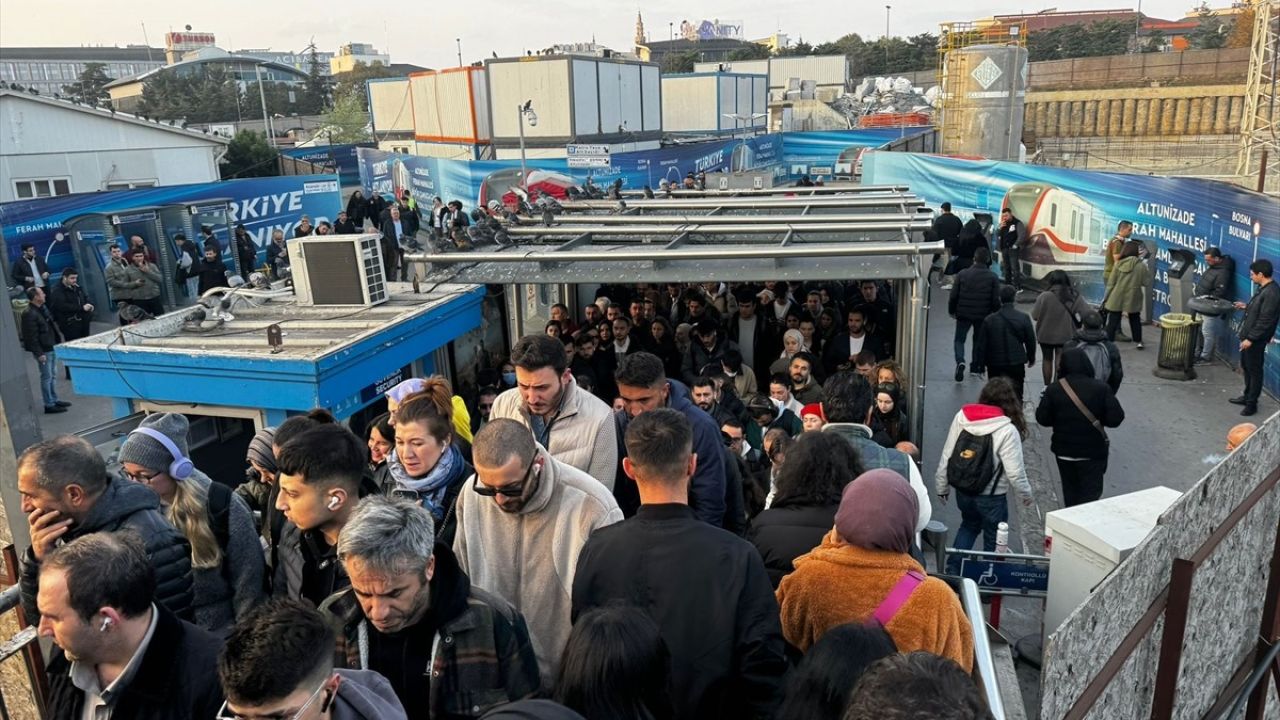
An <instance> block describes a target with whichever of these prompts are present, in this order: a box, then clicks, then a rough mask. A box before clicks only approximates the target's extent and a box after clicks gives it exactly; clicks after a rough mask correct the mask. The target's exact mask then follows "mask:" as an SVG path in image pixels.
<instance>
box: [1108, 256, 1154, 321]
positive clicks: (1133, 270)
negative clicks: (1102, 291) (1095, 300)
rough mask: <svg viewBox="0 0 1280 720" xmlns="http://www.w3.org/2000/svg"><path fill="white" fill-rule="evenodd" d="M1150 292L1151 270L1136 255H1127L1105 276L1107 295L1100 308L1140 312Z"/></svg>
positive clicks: (1112, 310)
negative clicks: (1108, 275) (1107, 276)
mask: <svg viewBox="0 0 1280 720" xmlns="http://www.w3.org/2000/svg"><path fill="white" fill-rule="evenodd" d="M1150 293H1151V271H1150V270H1148V269H1147V266H1146V263H1144V262H1142V259H1141V258H1138V257H1127V258H1124V259H1122V260H1120V262H1118V263H1116V266H1115V268H1114V269H1113V270H1112V271H1111V277H1109V278H1107V295H1106V297H1105V298H1103V300H1102V309H1103V310H1106V311H1108V312H1120V313H1140V312H1142V309H1143V308H1144V307H1146V304H1147V295H1148V294H1150Z"/></svg>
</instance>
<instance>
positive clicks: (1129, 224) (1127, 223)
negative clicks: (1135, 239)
mask: <svg viewBox="0 0 1280 720" xmlns="http://www.w3.org/2000/svg"><path fill="white" fill-rule="evenodd" d="M1131 227H1133V223H1132V222H1130V221H1128V220H1121V221H1120V224H1118V225H1116V230H1117V231H1120V230H1123V229H1125V228H1131Z"/></svg>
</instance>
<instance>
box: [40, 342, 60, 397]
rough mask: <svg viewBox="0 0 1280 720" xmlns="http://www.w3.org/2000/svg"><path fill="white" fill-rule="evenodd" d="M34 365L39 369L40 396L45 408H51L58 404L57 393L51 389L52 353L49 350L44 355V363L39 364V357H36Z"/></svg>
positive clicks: (52, 372) (52, 376) (53, 366)
mask: <svg viewBox="0 0 1280 720" xmlns="http://www.w3.org/2000/svg"><path fill="white" fill-rule="evenodd" d="M35 358H36V365H37V366H38V367H39V368H40V396H41V399H42V400H44V406H45V407H53V406H54V405H55V404H57V402H58V391H57V390H56V389H54V387H53V379H54V375H55V372H54V371H55V370H56V367H55V365H54V362H55V361H54V358H53V351H52V350H50V351H49V352H46V353H45V354H44V362H40V356H39V355H36V356H35Z"/></svg>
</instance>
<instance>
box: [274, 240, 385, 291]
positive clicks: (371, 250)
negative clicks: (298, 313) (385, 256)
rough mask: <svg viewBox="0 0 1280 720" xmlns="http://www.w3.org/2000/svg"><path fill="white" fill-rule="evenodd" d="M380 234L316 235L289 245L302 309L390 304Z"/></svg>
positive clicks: (294, 289)
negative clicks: (305, 306)
mask: <svg viewBox="0 0 1280 720" xmlns="http://www.w3.org/2000/svg"><path fill="white" fill-rule="evenodd" d="M380 237H381V236H379V235H378V234H377V233H369V234H366V235H312V236H308V237H301V238H295V239H293V240H290V241H289V245H290V247H289V259H290V265H291V270H292V272H293V291H294V293H295V294H296V295H297V297H298V304H299V305H365V306H368V305H377V304H378V303H383V302H386V301H387V298H388V292H387V280H386V277H384V275H383V269H382V246H381V245H380V244H379V240H380Z"/></svg>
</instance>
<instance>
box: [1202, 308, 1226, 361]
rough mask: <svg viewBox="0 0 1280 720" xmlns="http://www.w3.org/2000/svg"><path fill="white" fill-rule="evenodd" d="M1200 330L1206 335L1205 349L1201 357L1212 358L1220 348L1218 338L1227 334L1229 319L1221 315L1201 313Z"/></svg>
mask: <svg viewBox="0 0 1280 720" xmlns="http://www.w3.org/2000/svg"><path fill="white" fill-rule="evenodd" d="M1200 321H1201V322H1202V323H1203V324H1202V325H1201V326H1200V332H1201V333H1202V334H1203V335H1204V349H1203V350H1202V351H1201V353H1200V357H1201V358H1203V359H1205V360H1212V359H1213V353H1214V352H1215V351H1216V350H1217V349H1218V340H1219V339H1220V338H1221V337H1222V336H1223V335H1225V334H1226V331H1227V321H1226V320H1225V319H1223V318H1222V317H1220V316H1214V315H1201V316H1200Z"/></svg>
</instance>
